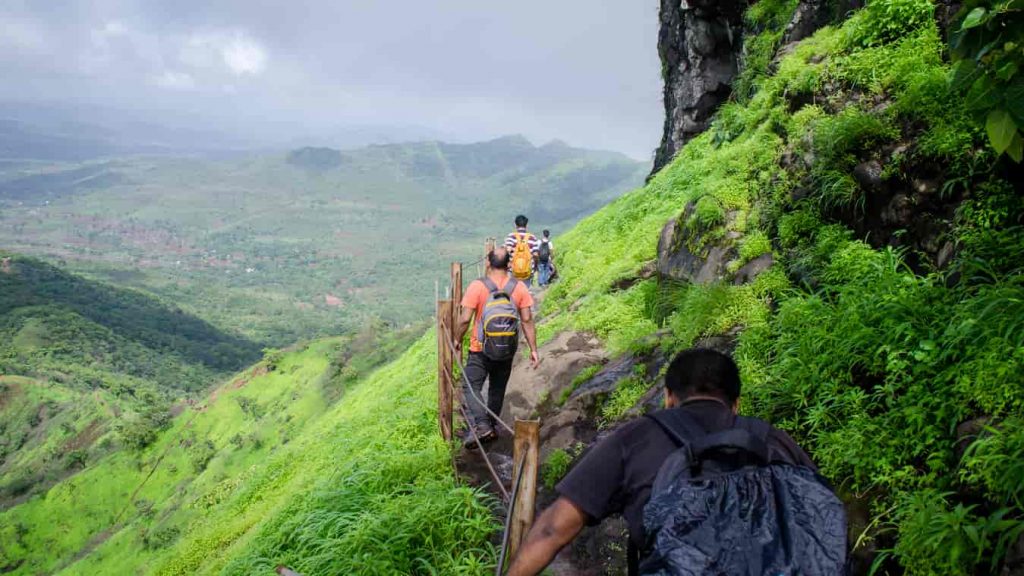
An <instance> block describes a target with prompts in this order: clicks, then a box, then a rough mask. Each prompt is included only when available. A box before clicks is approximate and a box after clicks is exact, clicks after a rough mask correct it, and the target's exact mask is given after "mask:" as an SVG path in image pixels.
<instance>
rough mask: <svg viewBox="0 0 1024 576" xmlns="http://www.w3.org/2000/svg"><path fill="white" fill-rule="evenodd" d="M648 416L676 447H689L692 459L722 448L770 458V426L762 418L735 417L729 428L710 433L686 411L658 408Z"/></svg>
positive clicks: (762, 459) (763, 458)
mask: <svg viewBox="0 0 1024 576" xmlns="http://www.w3.org/2000/svg"><path fill="white" fill-rule="evenodd" d="M647 418H650V419H651V420H654V422H655V423H657V424H658V426H660V427H661V429H662V430H664V431H665V433H666V434H668V437H669V438H671V439H672V441H673V442H675V444H676V446H680V447H682V446H688V447H689V450H690V454H691V455H692V457H693V459H694V461H700V460H701V459H702V458H703V457H705V456H707V455H709V454H710V453H711V452H713V451H715V450H722V449H725V450H734V451H735V450H742V451H744V452H748V453H750V454H752V455H753V456H755V457H756V458H757V459H758V460H759V461H761V462H763V463H765V464H767V463H768V462H770V461H771V458H770V455H769V453H768V433H769V432H770V431H771V426H769V425H768V423H767V422H765V421H763V420H758V419H757V418H745V417H743V416H737V417H736V420H735V422H734V423H733V426H732V427H731V428H727V429H725V430H720V431H718V432H712V433H710V434H709V433H708V432H707V430H705V429H704V427H703V426H701V425H700V423H698V422H697V421H696V420H694V418H693V417H692V416H690V415H689V414H687V413H686V411H685V410H679V409H669V410H660V411H658V412H654V413H653V414H648V415H647Z"/></svg>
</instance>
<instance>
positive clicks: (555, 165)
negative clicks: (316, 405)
mask: <svg viewBox="0 0 1024 576" xmlns="http://www.w3.org/2000/svg"><path fill="white" fill-rule="evenodd" d="M644 171H645V167H644V165H643V164H642V163H639V162H636V161H633V160H631V159H629V158H627V157H625V156H623V155H621V154H617V153H611V152H598V151H591V150H582V149H578V148H571V147H569V146H567V145H565V144H562V143H559V142H551V143H549V144H546V145H544V146H539V147H538V146H534V145H532V144H531V143H530V142H529V141H527V140H526V139H525V138H522V137H515V136H510V137H506V138H500V139H497V140H493V141H490V142H481V143H475V144H445V143H439V142H422V143H409V144H394V145H380V146H370V147H365V148H359V149H355V150H345V151H339V150H333V149H330V148H302V149H296V150H293V151H291V152H289V153H286V154H281V155H267V156H248V157H245V158H244V159H241V160H230V161H213V160H206V159H189V158H160V157H143V158H128V159H113V160H107V161H96V162H91V163H86V164H59V165H55V164H53V163H52V162H31V161H12V162H10V163H7V164H2V165H0V245H3V246H5V247H7V248H8V249H11V250H12V251H16V252H20V253H25V254H31V255H36V256H40V257H46V258H48V259H51V260H56V261H58V262H61V263H63V265H65V266H67V267H68V268H69V269H70V270H73V271H75V272H78V273H82V274H86V275H89V276H91V277H96V278H100V279H103V280H106V281H109V282H112V283H114V284H117V285H122V286H130V287H135V288H140V289H143V290H146V291H150V292H153V293H156V294H158V295H160V296H161V297H163V298H165V299H167V300H168V301H171V302H174V303H175V304H176V305H178V306H180V307H182V308H183V309H184V310H187V311H188V312H190V313H192V314H194V315H197V316H199V317H201V318H204V319H206V320H209V321H211V322H212V323H214V324H215V325H217V326H218V327H221V328H225V329H231V330H235V331H237V332H240V333H242V334H245V335H246V336H247V337H249V338H251V339H253V340H256V341H258V342H261V343H265V344H270V345H275V346H283V345H287V344H290V343H292V342H294V341H296V340H298V339H301V338H308V337H314V336H329V335H334V334H339V333H342V332H346V331H353V330H358V329H359V328H360V326H361V325H362V324H364V323H365V322H367V321H374V320H375V319H380V320H383V321H385V322H388V323H389V324H392V325H399V326H401V325H405V324H407V323H410V322H414V321H416V320H419V319H421V318H423V317H424V316H425V315H426V314H429V313H430V310H432V307H431V304H430V300H431V299H430V298H426V297H425V295H427V294H432V293H433V291H434V282H435V280H436V279H438V278H439V276H437V275H436V274H435V273H434V271H436V270H443V269H444V266H446V265H447V263H448V262H449V261H450V260H452V259H462V260H464V261H466V262H472V261H475V260H477V259H478V258H479V255H480V251H481V250H482V247H483V239H484V238H486V237H488V236H500V235H503V234H505V233H507V232H508V231H509V229H510V228H511V226H512V219H513V218H514V217H515V215H516V214H518V213H526V214H528V215H530V216H531V218H532V222H531V223H532V224H533V225H534V227H535V228H538V229H539V228H551V229H552V230H555V231H556V232H557V231H559V230H564V229H565V228H567V227H568V226H570V225H571V224H572V223H574V222H576V221H577V220H579V218H581V217H582V216H584V215H586V214H589V213H591V212H593V211H594V210H596V209H597V208H599V207H600V206H602V205H604V204H605V203H606V202H608V201H609V200H611V199H613V198H615V197H617V196H618V195H620V194H621V193H623V192H625V191H626V190H629V189H630V188H632V187H634V186H636V185H637V184H639V183H640V182H641V181H642V178H643V174H644Z"/></svg>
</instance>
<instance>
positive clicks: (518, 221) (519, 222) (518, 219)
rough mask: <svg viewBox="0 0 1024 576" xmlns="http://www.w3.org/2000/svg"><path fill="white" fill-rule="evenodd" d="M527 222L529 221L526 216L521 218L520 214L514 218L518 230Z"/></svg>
mask: <svg viewBox="0 0 1024 576" xmlns="http://www.w3.org/2000/svg"><path fill="white" fill-rule="evenodd" d="M529 221H530V220H529V219H528V218H527V217H526V216H523V215H522V214H520V215H519V216H516V226H518V227H520V228H523V227H525V226H526V223H527V222H529Z"/></svg>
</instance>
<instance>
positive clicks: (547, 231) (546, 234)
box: [544, 230, 551, 238]
mask: <svg viewBox="0 0 1024 576" xmlns="http://www.w3.org/2000/svg"><path fill="white" fill-rule="evenodd" d="M548 236H551V230H545V231H544V237H545V238H547V237H548Z"/></svg>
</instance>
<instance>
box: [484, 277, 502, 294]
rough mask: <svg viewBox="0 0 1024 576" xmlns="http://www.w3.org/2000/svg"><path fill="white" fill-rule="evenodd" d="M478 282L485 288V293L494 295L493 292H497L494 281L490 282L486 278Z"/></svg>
mask: <svg viewBox="0 0 1024 576" xmlns="http://www.w3.org/2000/svg"><path fill="white" fill-rule="evenodd" d="M480 282H482V283H483V285H484V286H485V287H486V288H487V291H488V292H490V293H491V294H494V293H495V292H497V291H498V285H497V284H495V283H494V280H491V279H490V278H488V277H487V276H484V277H482V278H480Z"/></svg>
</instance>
